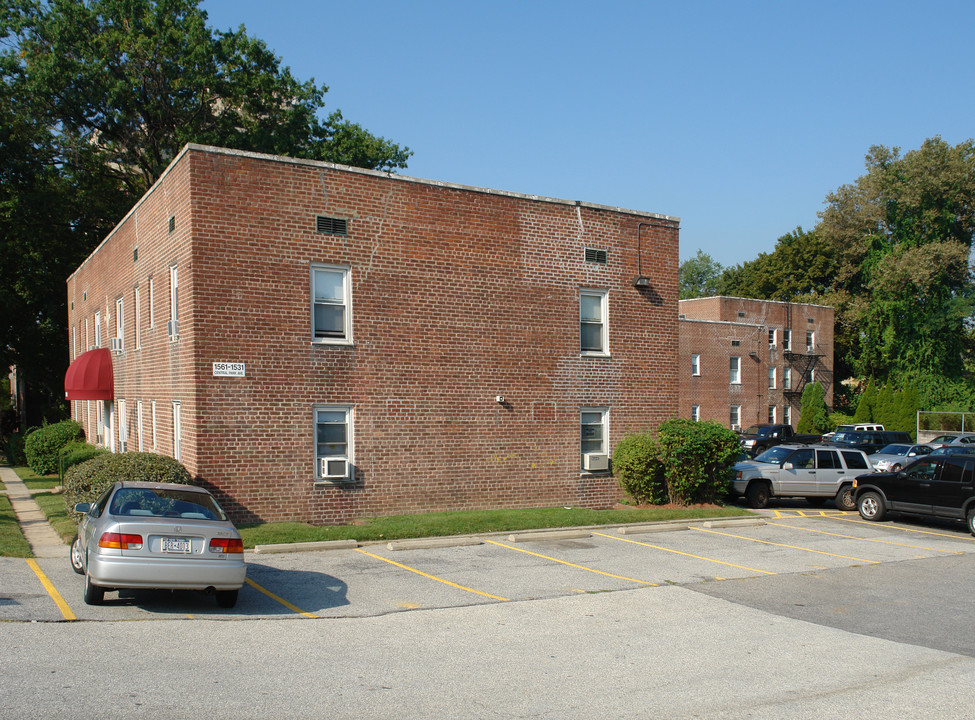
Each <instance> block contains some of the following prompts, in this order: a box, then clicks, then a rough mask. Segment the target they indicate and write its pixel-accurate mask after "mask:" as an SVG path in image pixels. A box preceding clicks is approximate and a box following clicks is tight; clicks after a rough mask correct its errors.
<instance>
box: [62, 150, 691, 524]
mask: <svg viewBox="0 0 975 720" xmlns="http://www.w3.org/2000/svg"><path fill="white" fill-rule="evenodd" d="M173 214H175V217H176V232H174V233H173V234H169V233H168V230H167V227H166V222H167V220H168V218H169V216H170V215H173ZM319 214H321V215H330V216H336V217H342V218H348V220H349V232H348V236H347V237H340V236H334V235H323V234H319V233H317V232H316V230H315V217H316V215H319ZM641 223H642V224H643V225H642V226H641ZM638 232H640V245H641V247H642V257H641V263H640V264H641V265H642V268H643V273H644V274H645V275H648V276H649V277H650V282H651V287H650V288H649V289H643V290H638V289H636V288H634V287H633V284H632V283H633V278H634V276H635V275H636V274H637V265H638V262H637V237H638V235H637V233H638ZM677 235H678V233H677V221H676V220H674V219H672V218H666V217H660V216H650V215H643V214H636V213H632V212H628V211H618V210H615V209H610V208H604V207H600V206H592V205H585V204H576V203H568V202H563V201H553V200H548V199H540V198H530V197H525V196H516V195H511V194H506V193H499V192H491V191H480V190H476V189H471V188H461V187H451V186H445V185H443V184H438V183H432V182H429V181H416V180H413V179H409V178H400V177H397V176H388V175H385V174H381V173H374V172H368V171H356V170H350V169H346V168H341V167H336V166H332V165H326V164H322V163H308V162H295V161H289V160H286V159H283V158H269V157H259V156H251V155H244V154H241V153H230V152H227V151H216V150H213V149H203V148H191V149H189V150H188V151H187V152H186V153H184V155H183V156H181V157H180V158H179V159H178V160H177V161H176V162H175V163H174V165H173V166H172V167H171V170H170V172H169V173H168V175H167V176H166V177H165V178H163V180H162V181H161V182H160V183H158V184H157V185H156V186H155V187H154V189H153V190H152V191H151V192H150V193H149V195H148V196H147V197H146V198H144V200H143V202H142V203H141V204H140V205H139V206H137V208H136V209H135V210H134V211H133V213H132V214H130V216H129V217H128V218H127V219H126V220H125V221H124V222H123V223H122V225H121V226H120V227H119V228H118V229H117V230H116V232H115V233H114V234H113V235H112V236H111V237H110V238H109V239H108V241H107V242H106V243H105V244H104V245H103V246H102V247H101V248H100V249H99V250H98V251H96V253H95V254H94V255H93V256H92V258H90V259H89V261H88V262H87V263H86V264H85V265H83V266H82V267H81V268H80V269H79V270H78V272H76V273H75V275H74V276H72V278H71V280H70V281H69V296H70V297H71V298H75V297H76V296H77V295H78V293H79V292H80V291H81V289H82V288H83V287H85V288H88V289H89V295H88V297H89V300H88V302H87V304H85V303H82V305H84V307H83V308H81V309H82V310H84V313H87V314H88V315H90V311H91V303H92V302H93V301H97V302H99V303H104V302H105V298H114V295H115V294H117V293H118V292H119V291H121V289H123V288H124V291H125V292H126V293H127V297H129V296H131V293H132V288H133V287H134V283H137V282H138V283H145V279H146V277H147V276H148V275H149V274H150V273H152V274H153V275H154V276H155V277H156V278H157V280H156V283H155V302H156V329H155V330H154V331H153V332H152V333H151V334H150V335H149V336H147V333H146V331H145V326H146V320H145V315H146V310H145V309H143V349H142V350H140V351H130V349H129V348H130V347H131V345H129V342H130V341H129V339H128V338H127V340H126V351H125V352H124V353H123V354H122V355H121V356H118V357H117V358H116V364H115V368H116V371H115V382H116V397H117V398H122V397H124V398H126V399H127V401H128V402H127V404H128V410H129V413H130V414H134V412H135V407H136V400H137V399H140V398H141V399H143V400H144V402H147V401H148V400H150V399H156V400H157V401H158V402H159V405H158V410H157V420H158V421H159V429H158V432H159V433H160V435H159V437H160V447H159V450H160V452H163V453H166V454H171V453H172V441H171V435H172V428H171V424H167V423H171V401H172V400H174V399H175V400H180V401H181V403H182V424H183V434H182V457H183V462H184V464H186V466H187V467H188V468H189V469H190V471H191V472H193V473H195V474H197V475H198V476H200V478H201V479H202V480H203V481H204V482H205V483H206V484H209V485H211V486H212V487H214V488H217V489H218V490H219V491H220V494H221V495H222V497H223V499H224V501H225V503H226V504H227V505H228V506H229V507H230V508H231V509H233V510H234V511H235V513H236V515H237V516H238V518H241V519H262V520H284V519H298V520H307V521H311V522H316V523H337V522H346V521H348V520H349V519H351V518H353V517H357V516H366V515H378V514H393V513H409V512H416V511H430V510H448V509H469V508H484V507H526V506H546V505H582V506H587V507H603V506H606V505H609V504H611V503H613V502H614V501H615V500H616V499H617V498H618V495H619V491H618V488H617V486H616V483H615V481H614V480H613V479H612V478H611V477H610V476H607V475H599V474H588V473H582V472H581V471H580V408H582V407H586V406H599V407H606V408H609V428H610V449H611V447H612V445H614V444H615V442H616V441H617V440H618V439H619V438H620V437H621V436H622V435H623V434H625V432H626V431H627V430H628V429H637V428H643V427H646V426H648V425H649V426H651V427H655V426H656V425H658V424H659V423H660V422H662V421H663V420H666V419H667V418H670V417H673V416H674V415H675V414H676V413H677V377H676V374H677V366H676V363H675V360H674V358H676V356H677V349H678V340H677V249H678V248H677V242H678V238H677ZM135 245H139V246H140V247H139V260H138V261H137V262H135V263H133V260H132V248H133V247H134V246H135ZM586 247H597V248H602V249H606V250H608V258H609V262H608V264H606V265H596V264H592V263H586V262H584V249H585V248H586ZM174 261H176V262H178V264H179V272H180V277H179V279H180V338H179V341H178V342H176V343H171V342H169V340H168V338H167V337H166V336H165V335H166V330H165V327H166V325H165V323H166V320H168V307H169V299H168V287H169V285H168V283H169V275H168V273H169V271H168V266H169V264H170V263H171V262H174ZM312 263H327V264H335V265H344V266H348V267H349V268H351V276H352V286H353V287H352V308H353V336H354V346H353V347H342V346H329V345H321V344H316V343H313V342H312V341H311V322H310V280H309V273H310V265H311V264H312ZM580 288H597V289H603V290H608V293H609V346H610V355H611V357H609V358H591V357H581V356H580V353H579V299H578V295H579V290H580ZM110 302H112V303H114V299H111V300H110ZM142 302H143V304H146V303H147V298H146V297H145V295H144V294H143V299H142ZM75 308H76V309H75V310H73V311H72V326H75V325H77V323H78V320H79V319H82V318H83V317H84V316H85V315H84V313H82V314H79V309H78V306H77V304H76V306H75ZM127 312H129V311H128V310H127ZM130 317H131V313H130ZM82 324H83V323H82ZM160 324H161V331H160V329H159V328H160ZM112 327H113V328H114V325H113V326H112ZM106 337H107V336H106ZM106 343H107V341H106ZM218 361H232V362H242V363H245V367H246V376H245V377H244V378H217V377H213V375H212V363H213V362H218ZM496 395H504V396H505V398H506V403H505V405H503V406H502V405H499V404H498V403H497V402H496V401H495V396H496ZM316 403H336V404H349V405H352V406H354V418H355V419H354V443H355V450H354V461H355V465H356V467H357V482H356V484H355V485H354V486H336V485H332V484H328V483H316V482H315V465H314V462H315V447H314V423H313V406H314V404H316ZM75 411H76V413H77V412H78V410H77V409H76V410H75ZM134 426H135V423H134V421H132V422H130V423H129V427H130V436H133V432H134ZM129 448H130V449H134V443H133V442H130V444H129Z"/></svg>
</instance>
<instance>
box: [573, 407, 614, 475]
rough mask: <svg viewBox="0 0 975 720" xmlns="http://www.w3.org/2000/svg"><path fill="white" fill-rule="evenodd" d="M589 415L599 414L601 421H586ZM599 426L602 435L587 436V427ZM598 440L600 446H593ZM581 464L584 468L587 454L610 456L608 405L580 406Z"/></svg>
mask: <svg viewBox="0 0 975 720" xmlns="http://www.w3.org/2000/svg"><path fill="white" fill-rule="evenodd" d="M587 415H598V416H599V422H598V423H593V422H585V420H586V416H587ZM597 425H598V427H599V433H600V437H599V438H598V439H593V438H587V437H586V428H587V427H595V426H597ZM594 442H598V443H599V444H598V446H595V447H594V446H593V443H594ZM579 451H580V454H579V465H580V467H583V468H584V465H583V463H584V462H585V457H586V455H606V456H607V457H608V456H609V408H608V407H583V408H579Z"/></svg>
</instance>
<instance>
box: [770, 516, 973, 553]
mask: <svg viewBox="0 0 975 720" xmlns="http://www.w3.org/2000/svg"><path fill="white" fill-rule="evenodd" d="M768 524H769V525H775V526H776V527H784V528H790V529H792V530H804V531H805V532H812V533H819V534H820V535H832V536H833V537H838V538H846V539H848V540H863V541H864V542H875V543H882V544H883V545H897V546H898V547H906V548H911V549H913V550H929V551H931V552H943V553H948V554H950V555H964V554H965V553H963V552H961V551H960V550H942V549H941V548H929V547H924V546H923V545H908V544H907V543H899V542H892V541H890V540H881V539H880V538H864V537H857V536H856V535H843V534H841V533H832V532H826V531H825V530H813V529H812V528H804V527H797V526H795V525H785V524H783V523H772V522H770V523H768Z"/></svg>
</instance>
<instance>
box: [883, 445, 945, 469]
mask: <svg viewBox="0 0 975 720" xmlns="http://www.w3.org/2000/svg"><path fill="white" fill-rule="evenodd" d="M933 449H934V448H932V447H931V446H930V445H906V444H904V443H891V444H890V445H887V446H885V447H883V448H881V449H880V450H879V451H877V452H876V453H874V454H873V455H871V456H870V464H871V465H873V469H874V470H876V471H877V472H897V471H898V470H900V469H901V468H902V467H904V466H905V465H907V464H908V463H909V462H913V461H914V460H915V459H916V458H919V457H921V456H922V455H927V454H928V453H930V452H931V451H932V450H933Z"/></svg>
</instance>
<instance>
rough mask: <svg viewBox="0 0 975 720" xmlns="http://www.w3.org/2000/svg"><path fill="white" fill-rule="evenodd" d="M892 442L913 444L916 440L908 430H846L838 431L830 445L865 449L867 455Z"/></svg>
mask: <svg viewBox="0 0 975 720" xmlns="http://www.w3.org/2000/svg"><path fill="white" fill-rule="evenodd" d="M891 443H905V444H907V445H911V444H913V443H914V440H913V439H912V438H911V436H910V434H909V433H906V432H892V431H890V430H883V431H872V430H844V431H843V432H838V433H836V434H835V435H834V436H833V439H832V440H830V442H829V444H830V445H836V446H837V447H843V448H855V449H857V450H863V452H865V453H866V454H867V455H870V454H872V453H875V452H877V451H878V450H880V449H881V448H884V447H886V446H887V445H890V444H891Z"/></svg>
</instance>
